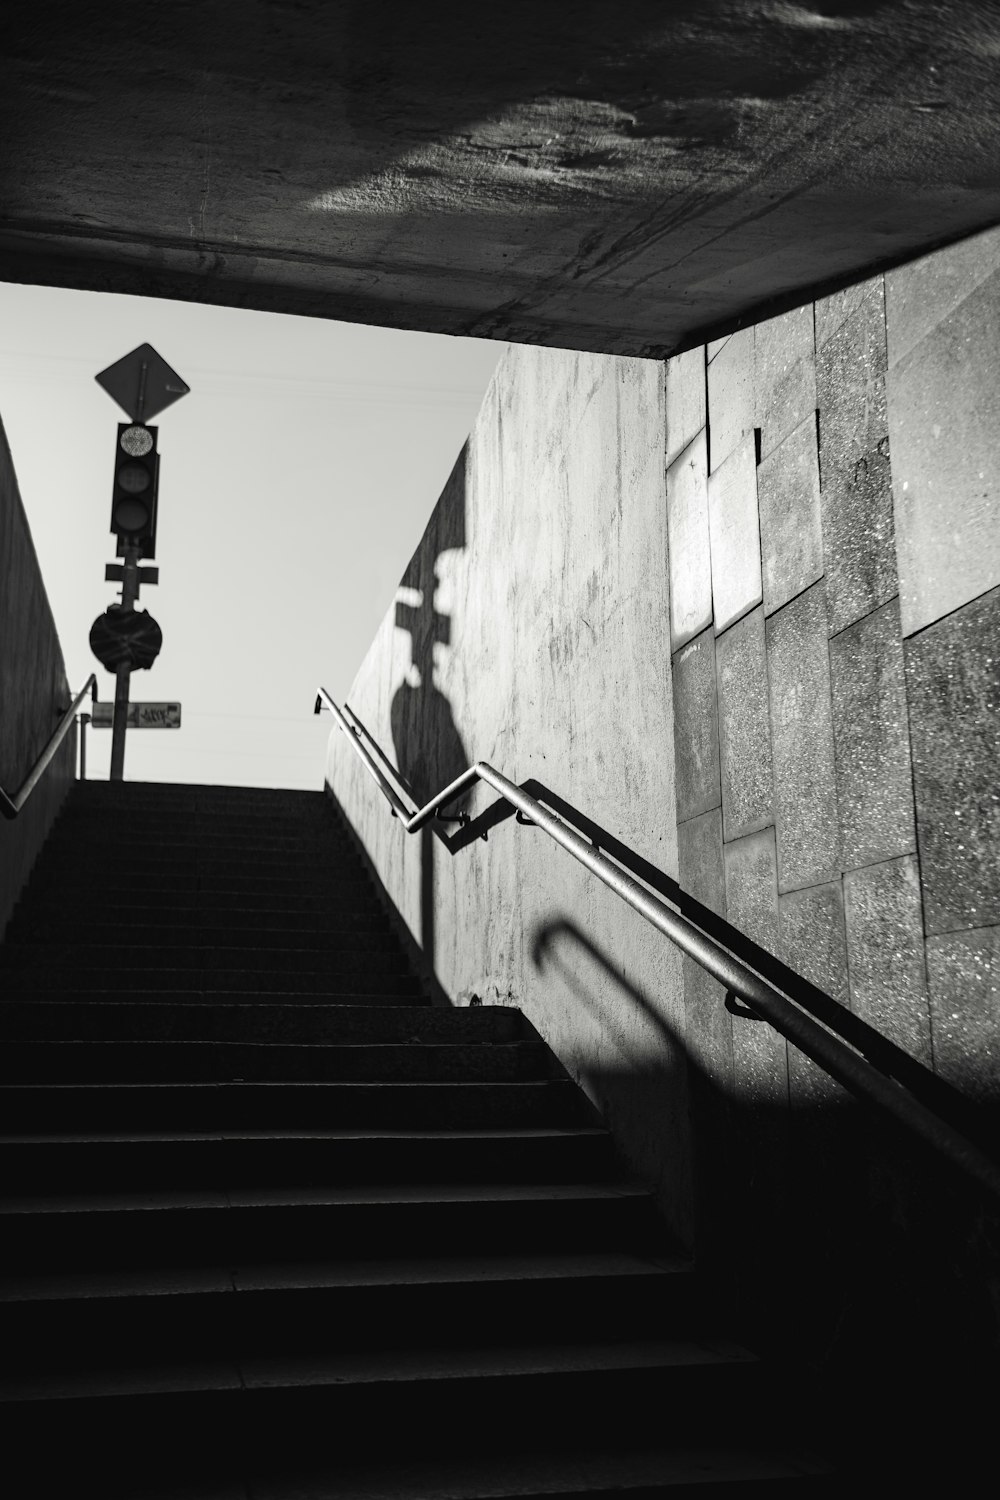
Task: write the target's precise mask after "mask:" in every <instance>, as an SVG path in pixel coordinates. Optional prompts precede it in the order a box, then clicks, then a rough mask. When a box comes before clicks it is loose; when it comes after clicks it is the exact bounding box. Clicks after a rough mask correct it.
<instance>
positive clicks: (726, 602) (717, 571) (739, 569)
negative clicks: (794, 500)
mask: <svg viewBox="0 0 1000 1500" xmlns="http://www.w3.org/2000/svg"><path fill="white" fill-rule="evenodd" d="M708 529H709V537H710V541H711V552H712V607H713V610H714V614H715V628H716V630H725V629H726V628H727V626H729V625H732V624H733V622H734V620H738V619H740V617H741V616H742V615H745V614H746V613H747V612H748V610H751V609H753V607H754V605H756V604H759V603H760V601H761V573H760V522H759V518H758V511H757V460H756V453H755V446H754V438H753V434H752V433H751V434H750V435H749V436H748V437H744V438H742V439H741V440H740V442H739V443H738V444H737V445H736V447H735V448H734V449H733V451H732V452H731V453H730V454H729V457H728V458H727V459H726V460H725V462H724V463H722V464H720V465H719V467H718V468H716V469H713V470H712V472H711V474H710V475H709V476H708Z"/></svg>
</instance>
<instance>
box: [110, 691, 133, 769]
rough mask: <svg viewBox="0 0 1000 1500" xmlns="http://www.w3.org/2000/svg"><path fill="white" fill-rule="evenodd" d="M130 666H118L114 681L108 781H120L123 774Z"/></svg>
mask: <svg viewBox="0 0 1000 1500" xmlns="http://www.w3.org/2000/svg"><path fill="white" fill-rule="evenodd" d="M131 675H132V668H131V667H130V666H128V665H127V664H126V665H125V666H121V667H119V668H118V673H117V678H116V681H115V716H114V720H113V721H112V726H111V775H110V776H109V778H108V779H109V781H122V780H123V779H124V774H125V726H126V724H127V723H128V685H129V678H130V677H131Z"/></svg>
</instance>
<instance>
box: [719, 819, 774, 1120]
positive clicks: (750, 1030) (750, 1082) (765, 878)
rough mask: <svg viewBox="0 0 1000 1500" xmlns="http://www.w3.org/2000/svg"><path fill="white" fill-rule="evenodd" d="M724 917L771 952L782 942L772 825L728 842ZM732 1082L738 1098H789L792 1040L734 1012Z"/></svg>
mask: <svg viewBox="0 0 1000 1500" xmlns="http://www.w3.org/2000/svg"><path fill="white" fill-rule="evenodd" d="M724 857H725V866H726V916H727V918H728V920H729V921H730V922H732V924H733V926H734V927H737V928H738V929H739V930H740V932H742V933H745V934H746V936H747V937H749V938H752V939H753V941H754V942H755V943H758V944H759V945H760V946H761V947H762V948H766V949H767V950H768V952H769V953H773V952H774V951H775V949H776V948H777V946H778V879H777V865H776V862H775V853H774V829H773V828H763V829H761V831H760V832H759V833H751V834H748V835H747V836H746V838H742V839H737V840H736V841H735V842H734V843H730V844H726V846H725V850H724ZM733 1082H734V1086H735V1094H736V1097H737V1098H738V1099H742V1100H744V1101H745V1102H747V1103H753V1104H772V1105H775V1104H776V1105H784V1104H787V1102H788V1044H787V1042H786V1041H785V1039H784V1037H783V1036H782V1035H781V1033H780V1032H777V1031H775V1029H774V1027H773V1026H769V1025H767V1023H766V1022H764V1021H752V1020H749V1019H748V1018H747V1017H740V1016H734V1017H733Z"/></svg>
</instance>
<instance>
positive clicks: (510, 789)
mask: <svg viewBox="0 0 1000 1500" xmlns="http://www.w3.org/2000/svg"><path fill="white" fill-rule="evenodd" d="M324 707H325V708H327V709H329V711H330V713H332V714H333V717H334V720H335V722H336V724H337V727H338V728H339V729H340V730H341V731H342V732H343V733H344V734H345V735H346V736H347V740H348V742H349V744H350V745H351V747H352V749H353V750H354V752H355V754H356V755H357V756H358V758H359V760H360V761H361V763H362V765H363V766H364V767H365V769H366V770H367V771H368V773H369V775H370V776H371V778H372V780H373V781H374V782H375V784H376V786H377V787H378V788H379V790H380V791H381V793H382V795H383V796H384V797H385V799H386V801H387V802H388V803H389V806H390V808H391V810H392V814H393V816H394V817H398V818H399V820H400V822H401V823H402V825H403V828H404V830H405V831H406V832H407V833H416V832H417V831H418V830H419V829H421V828H424V827H426V826H427V825H428V824H429V823H430V822H431V820H432V819H434V818H435V817H439V816H440V815H441V811H442V809H443V808H444V807H446V806H447V805H448V803H449V802H453V801H454V800H455V798H456V797H459V796H461V795H462V793H463V792H466V791H468V790H469V789H470V788H471V787H472V786H474V785H475V784H476V782H480V781H481V782H484V783H485V784H486V785H487V786H491V787H492V788H493V790H494V791H496V792H498V793H499V795H500V796H501V797H502V798H503V799H504V800H505V801H506V802H507V803H509V804H510V806H512V807H513V808H514V809H515V811H516V812H517V813H518V814H519V821H525V822H528V823H530V824H533V825H534V826H536V827H538V828H540V829H542V830H543V831H544V832H545V833H547V834H548V835H549V837H550V838H551V839H553V840H554V841H555V842H556V843H557V844H559V845H560V847H561V848H563V849H565V850H566V852H567V853H568V854H571V855H572V856H573V858H574V859H576V860H578V861H579V863H580V864H582V865H584V866H585V867H586V868H587V869H588V870H590V871H591V873H592V874H593V875H595V876H596V877H597V879H598V880H600V881H601V882H602V883H603V884H604V885H606V886H607V887H608V888H609V889H610V890H612V891H614V892H615V894H616V895H618V896H619V897H620V898H621V899H622V900H623V901H625V902H626V903H627V905H629V906H630V907H632V909H633V910H634V911H637V912H639V914H640V915H641V916H643V917H645V919H646V920H647V921H648V922H649V923H650V924H651V925H652V926H653V927H655V928H656V930H657V931H658V932H660V933H662V934H663V936H664V937H666V938H669V939H670V941H671V942H673V943H674V944H675V945H676V946H677V947H678V948H680V949H681V951H682V952H683V953H686V954H687V955H688V956H689V957H690V958H692V959H694V961H695V962H696V963H697V964H700V966H701V967H702V968H703V969H705V970H706V971H707V972H708V973H709V974H711V975H712V976H713V978H715V979H717V980H718V981H719V983H720V984H722V985H724V986H725V989H726V991H727V999H729V997H730V996H735V997H736V998H737V999H739V1000H742V1001H743V1002H744V1004H745V1005H747V1006H748V1007H749V1008H750V1010H751V1011H753V1013H754V1015H755V1016H757V1017H759V1018H760V1019H762V1020H764V1021H767V1022H768V1023H769V1024H770V1025H771V1026H773V1027H774V1028H775V1030H776V1031H778V1032H780V1033H781V1035H782V1036H784V1037H785V1038H786V1039H787V1040H788V1041H790V1042H792V1043H793V1045H794V1046H796V1047H798V1048H799V1050H800V1051H801V1052H804V1053H805V1055H806V1056H807V1057H809V1058H811V1059H812V1061H813V1062H815V1063H817V1064H818V1065H819V1066H820V1067H821V1068H822V1069H823V1070H824V1071H825V1072H826V1073H828V1074H829V1075H830V1077H831V1078H833V1079H835V1080H836V1081H837V1082H838V1083H839V1084H841V1085H842V1086H843V1087H844V1088H845V1089H847V1090H848V1091H849V1092H850V1093H852V1094H853V1095H855V1097H857V1098H859V1099H862V1100H864V1101H866V1102H867V1103H869V1104H872V1105H874V1106H875V1107H876V1108H878V1109H879V1110H880V1111H882V1112H883V1113H884V1114H887V1115H888V1116H890V1117H891V1118H892V1119H893V1120H895V1121H896V1123H897V1124H901V1125H903V1126H905V1127H906V1128H907V1129H909V1130H910V1131H911V1132H912V1133H913V1134H915V1135H916V1136H918V1137H919V1138H920V1139H921V1140H923V1141H924V1142H926V1143H927V1144H928V1145H930V1146H931V1147H933V1148H934V1149H935V1150H936V1151H937V1152H939V1153H940V1154H941V1155H943V1156H945V1157H947V1158H948V1159H949V1160H950V1161H951V1162H952V1163H953V1164H954V1165H955V1166H957V1167H959V1168H960V1169H961V1170H962V1171H963V1172H964V1173H965V1174H966V1175H967V1176H969V1177H971V1178H973V1179H974V1180H975V1181H976V1182H977V1183H978V1184H979V1185H980V1186H982V1187H985V1188H987V1189H988V1190H989V1191H990V1192H991V1193H992V1194H994V1195H995V1196H996V1197H998V1198H1000V1166H998V1165H997V1163H996V1162H994V1161H993V1160H992V1159H991V1158H990V1157H989V1156H988V1155H987V1154H986V1153H985V1152H984V1151H983V1150H982V1149H981V1148H980V1147H979V1146H978V1145H975V1144H974V1143H973V1142H972V1141H970V1140H969V1139H968V1138H967V1137H966V1136H965V1135H963V1134H962V1133H961V1132H960V1131H958V1130H956V1129H955V1128H954V1127H953V1126H952V1125H950V1124H949V1123H948V1122H947V1121H946V1120H944V1119H942V1118H941V1116H940V1115H939V1114H937V1113H936V1112H935V1111H934V1110H933V1109H930V1108H928V1107H927V1105H925V1104H923V1103H921V1101H920V1100H919V1099H916V1098H915V1097H914V1096H913V1095H912V1094H911V1093H910V1092H909V1091H908V1090H907V1089H906V1088H904V1087H903V1086H902V1085H901V1084H899V1083H898V1082H896V1081H895V1080H894V1079H893V1078H891V1077H889V1076H887V1075H886V1074H885V1073H883V1072H881V1071H880V1070H879V1069H878V1068H877V1067H876V1066H874V1065H873V1063H872V1062H870V1061H869V1060H868V1059H867V1058H866V1057H863V1056H862V1055H861V1054H860V1053H859V1052H856V1051H854V1050H853V1049H852V1048H851V1047H849V1046H848V1045H846V1044H845V1043H844V1042H842V1041H841V1040H840V1039H839V1038H838V1037H836V1036H834V1035H833V1034H832V1032H830V1031H828V1030H826V1029H825V1028H824V1027H823V1026H821V1025H819V1024H818V1022H816V1021H814V1020H813V1019H812V1017H811V1016H809V1015H807V1014H806V1012H805V1011H804V1010H803V1009H801V1008H800V1007H799V1006H798V1005H796V1004H795V1003H794V1001H793V1000H792V999H790V998H788V996H787V995H785V994H782V993H781V992H780V991H779V990H778V989H776V988H775V987H774V985H772V984H769V983H768V982H767V981H766V980H765V979H762V978H761V977H760V975H758V974H755V973H754V972H753V971H752V970H751V969H749V968H747V966H746V965H745V964H743V963H741V962H740V961H739V960H738V959H737V958H734V956H733V955H732V953H730V952H729V951H728V950H727V949H726V948H725V947H723V946H722V944H721V943H719V942H717V941H716V940H715V939H714V938H712V937H709V936H708V935H707V934H706V933H705V932H703V931H702V930H701V929H700V928H699V927H696V926H695V925H694V924H693V923H692V922H690V921H689V920H688V919H687V918H685V917H683V916H681V915H680V914H679V913H678V912H675V911H673V910H672V909H671V907H669V906H668V905H667V903H666V902H665V901H663V900H662V899H661V898H660V897H659V896H657V895H654V894H653V892H652V891H650V890H648V889H647V888H646V887H645V886H644V885H641V884H640V883H639V881H638V880H636V879H634V878H633V877H632V876H631V875H629V874H628V873H627V872H626V871H625V870H624V869H622V867H621V866H620V865H618V864H616V863H615V862H614V861H613V860H612V859H610V858H609V857H608V856H607V855H606V854H604V853H603V852H602V851H601V850H600V849H599V848H597V847H596V846H595V845H594V844H593V843H591V842H589V841H588V840H587V839H585V838H584V837H583V836H582V835H581V834H579V833H577V832H576V830H575V829H573V828H572V827H570V826H569V824H568V823H567V822H566V821H565V820H564V819H563V818H561V817H559V816H558V815H557V814H555V813H553V812H551V811H550V810H549V809H548V808H547V807H545V806H543V804H542V803H541V802H539V801H538V799H537V798H536V797H533V796H531V794H530V793H528V792H526V791H525V790H524V788H523V787H519V786H517V785H515V783H514V782H512V781H510V780H508V778H507V777H506V776H503V775H502V774H501V773H500V772H499V771H497V770H496V769H495V767H493V766H491V765H489V764H488V762H486V761H477V762H476V763H475V764H474V765H472V766H470V767H469V769H468V770H467V771H463V773H462V775H461V776H459V777H457V778H456V779H455V780H454V781H452V782H451V783H450V784H449V785H448V786H446V787H445V788H444V789H443V790H442V791H440V792H438V793H437V795H436V796H434V797H432V798H431V800H430V801H429V802H427V803H425V805H424V806H423V807H420V808H412V809H411V808H409V807H407V806H406V803H405V802H404V801H403V798H402V797H401V796H400V794H399V792H398V791H397V790H396V789H395V788H394V787H393V786H392V784H391V782H390V781H389V778H388V777H387V775H386V774H385V771H383V770H382V769H381V767H380V766H379V765H378V763H377V761H376V759H375V757H374V756H373V754H372V752H371V750H369V748H368V746H367V745H366V744H365V743H364V738H365V737H367V738H368V739H369V740H371V743H372V744H373V745H375V748H376V750H377V752H378V756H379V758H380V759H381V761H382V763H383V765H384V766H385V767H386V769H387V770H389V771H391V772H392V773H393V775H394V776H395V777H396V778H397V779H400V778H399V775H398V772H396V771H395V768H394V767H393V766H392V764H391V762H390V761H389V760H388V758H387V756H386V755H385V753H384V751H383V750H382V749H381V747H379V746H377V745H376V742H375V741H374V739H372V737H371V735H370V734H368V731H367V730H365V731H364V734H363V733H362V730H361V728H359V726H358V723H354V722H352V720H353V719H354V717H355V716H354V714H353V712H352V710H351V709H350V707H349V706H348V705H346V704H345V706H344V709H345V710H346V713H345V711H344V710H342V709H341V708H339V707H338V705H337V704H336V703H335V702H334V700H333V699H332V698H331V696H330V694H329V693H328V692H327V691H326V689H325V688H320V689H319V690H318V692H317V695H316V705H315V709H314V712H315V713H319V712H320V711H321V709H322V708H324ZM347 714H350V715H351V718H350V719H349V718H348V717H347ZM813 988H814V987H813ZM824 999H825V1000H826V1001H828V1003H829V1005H830V1006H832V1007H834V1008H836V1009H843V1008H844V1007H841V1006H839V1002H837V1001H836V1000H834V999H833V997H832V996H824Z"/></svg>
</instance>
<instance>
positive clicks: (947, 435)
mask: <svg viewBox="0 0 1000 1500" xmlns="http://www.w3.org/2000/svg"><path fill="white" fill-rule="evenodd" d="M976 243H977V245H978V248H979V251H980V265H981V267H982V269H984V270H985V268H986V267H987V266H990V267H992V269H991V271H990V273H989V274H988V275H985V276H984V278H983V279H982V280H981V281H980V282H979V284H978V285H976V286H975V288H974V289H973V290H972V291H971V292H970V293H969V295H968V296H967V297H965V298H963V300H962V301H961V302H959V303H958V305H957V306H955V307H951V308H949V306H948V304H949V301H950V298H949V293H950V292H952V291H953V289H954V287H955V284H956V282H957V283H958V284H959V285H961V284H962V283H963V282H964V280H965V276H964V275H958V276H952V275H951V274H950V268H949V258H950V256H951V254H952V252H950V251H946V252H944V253H943V254H940V255H936V256H931V257H930V259H929V262H928V263H925V265H924V266H922V267H919V268H917V269H916V271H915V272H914V273H913V274H914V277H915V280H916V282H917V286H918V287H919V288H920V290H921V291H922V292H923V293H925V294H926V295H927V297H928V298H929V305H930V306H931V307H934V306H943V307H944V308H946V309H948V310H947V315H946V316H944V317H942V318H941V319H940V321H939V322H937V323H936V324H935V325H934V327H933V328H932V329H931V330H930V331H928V332H927V333H926V334H925V335H924V337H923V338H922V339H920V341H919V342H917V343H915V344H914V345H913V346H912V347H911V348H909V349H908V352H907V353H905V354H902V355H901V356H900V357H899V358H898V359H897V361H896V362H895V364H894V365H893V366H892V368H891V371H890V373H889V381H888V399H889V406H888V411H889V440H890V443H891V446H892V482H893V498H894V503H895V529H896V549H897V556H898V565H899V593H900V601H901V607H902V617H903V634H904V635H912V634H913V632H914V631H917V630H920V629H922V628H923V627H924V626H925V625H929V624H931V623H932V622H933V621H934V620H937V619H939V618H940V617H941V616H942V615H944V614H947V613H949V611H951V610H953V609H957V608H959V607H960V606H961V605H963V604H966V603H968V601H969V600H970V599H975V598H976V597H977V596H978V595H979V594H982V593H984V592H985V591H986V590H987V589H989V588H993V587H995V586H996V585H997V584H998V583H1000V404H998V399H997V391H998V389H1000V235H990V236H986V237H981V238H980V239H979V240H978V241H977V242H976ZM957 259H958V261H959V266H960V268H961V271H962V272H964V273H968V271H969V269H970V268H969V266H968V260H969V249H968V246H962V247H960V251H959V253H958V255H957ZM895 285H896V289H897V292H898V294H899V299H900V301H901V304H902V305H901V306H900V307H899V317H900V321H901V323H902V324H903V327H902V329H901V330H900V337H899V342H900V344H901V345H902V346H903V347H906V345H907V343H908V340H909V336H910V334H911V332H912V331H915V330H914V329H913V327H912V325H913V324H914V323H917V324H918V326H922V321H923V319H922V318H921V319H919V321H918V318H916V317H914V316H912V304H913V300H914V299H913V294H912V291H911V289H910V288H909V287H908V286H907V275H906V272H905V271H903V272H900V273H899V275H898V278H897V280H896V283H895ZM939 285H940V292H939V290H938V289H939ZM891 305H892V307H893V311H894V313H895V310H896V304H895V303H893V304H891ZM921 311H922V313H923V316H924V317H926V307H924V308H922V309H921ZM908 313H909V314H911V316H909V317H908V316H907V314H908Z"/></svg>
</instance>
